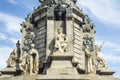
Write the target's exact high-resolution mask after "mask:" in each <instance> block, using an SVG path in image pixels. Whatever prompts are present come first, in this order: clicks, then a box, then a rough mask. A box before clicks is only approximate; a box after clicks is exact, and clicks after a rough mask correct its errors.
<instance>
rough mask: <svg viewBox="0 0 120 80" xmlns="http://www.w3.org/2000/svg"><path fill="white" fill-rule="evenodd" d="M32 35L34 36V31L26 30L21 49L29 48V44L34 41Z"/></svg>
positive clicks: (27, 49)
mask: <svg viewBox="0 0 120 80" xmlns="http://www.w3.org/2000/svg"><path fill="white" fill-rule="evenodd" d="M34 37H35V34H34V32H31V31H27V33H26V34H25V37H24V38H25V40H24V46H23V50H26V51H29V50H30V45H31V44H32V43H34Z"/></svg>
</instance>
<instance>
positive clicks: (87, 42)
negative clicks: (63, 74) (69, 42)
mask: <svg viewBox="0 0 120 80" xmlns="http://www.w3.org/2000/svg"><path fill="white" fill-rule="evenodd" d="M83 39H84V41H83V45H84V46H86V45H88V46H89V49H90V51H93V38H92V37H89V35H86V36H85V37H84V38H83Z"/></svg>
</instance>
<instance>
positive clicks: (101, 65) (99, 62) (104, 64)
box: [95, 42, 108, 70]
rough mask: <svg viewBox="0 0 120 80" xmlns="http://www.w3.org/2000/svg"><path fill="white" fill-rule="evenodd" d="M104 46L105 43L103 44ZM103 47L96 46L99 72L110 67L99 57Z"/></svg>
mask: <svg viewBox="0 0 120 80" xmlns="http://www.w3.org/2000/svg"><path fill="white" fill-rule="evenodd" d="M103 44H104V42H103ZM102 47H103V45H101V46H100V47H99V46H98V45H95V50H96V57H97V58H96V61H97V69H98V70H102V69H107V68H108V66H107V64H106V61H105V60H104V59H103V58H102V57H100V56H99V52H100V51H101V49H102Z"/></svg>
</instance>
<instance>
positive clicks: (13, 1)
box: [8, 0, 17, 4]
mask: <svg viewBox="0 0 120 80" xmlns="http://www.w3.org/2000/svg"><path fill="white" fill-rule="evenodd" d="M8 2H10V3H12V4H17V1H16V0H8Z"/></svg>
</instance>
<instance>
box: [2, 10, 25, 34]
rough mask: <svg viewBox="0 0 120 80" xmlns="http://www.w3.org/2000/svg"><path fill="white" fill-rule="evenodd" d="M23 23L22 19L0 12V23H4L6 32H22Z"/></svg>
mask: <svg viewBox="0 0 120 80" xmlns="http://www.w3.org/2000/svg"><path fill="white" fill-rule="evenodd" d="M22 21H23V19H22V18H19V17H16V16H13V15H10V14H6V13H2V12H0V22H3V23H4V25H5V27H6V28H7V30H6V31H14V32H20V31H19V30H20V27H21V26H20V23H21V22H22Z"/></svg>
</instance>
